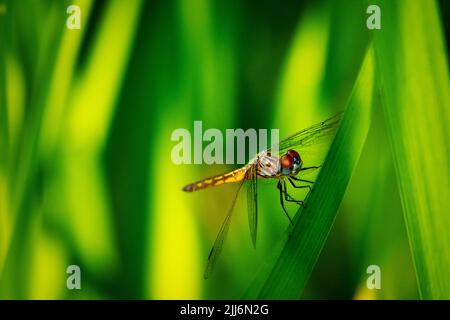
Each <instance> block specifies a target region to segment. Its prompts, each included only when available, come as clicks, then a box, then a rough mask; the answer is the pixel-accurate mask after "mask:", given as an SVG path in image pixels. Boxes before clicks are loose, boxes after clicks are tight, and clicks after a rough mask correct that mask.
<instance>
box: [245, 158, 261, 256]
mask: <svg viewBox="0 0 450 320" xmlns="http://www.w3.org/2000/svg"><path fill="white" fill-rule="evenodd" d="M257 165H258V161H255V163H254V165H251V166H250V168H249V170H248V171H247V176H246V179H247V180H246V182H245V184H246V188H247V211H248V224H249V227H250V235H251V237H252V243H253V247H255V248H256V231H257V227H258V194H257V191H258V190H257V182H258V179H257Z"/></svg>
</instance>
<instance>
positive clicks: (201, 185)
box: [183, 166, 247, 192]
mask: <svg viewBox="0 0 450 320" xmlns="http://www.w3.org/2000/svg"><path fill="white" fill-rule="evenodd" d="M246 172H247V166H245V167H242V168H239V169H236V170H234V171H231V172H228V173H225V174H222V175H218V176H214V177H211V178H207V179H204V180H200V181H197V182H194V183H191V184H188V185H187V186H185V187H184V188H183V191H186V192H193V191H197V190H201V189H206V188H209V187H214V186H218V185H221V184H225V183H234V182H239V181H242V180H243V179H244V178H245V173H246Z"/></svg>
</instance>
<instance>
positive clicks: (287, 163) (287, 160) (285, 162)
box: [280, 154, 293, 169]
mask: <svg viewBox="0 0 450 320" xmlns="http://www.w3.org/2000/svg"><path fill="white" fill-rule="evenodd" d="M280 164H281V167H282V168H284V169H290V168H292V164H293V161H292V157H291V156H290V155H288V154H285V155H284V156H282V157H281V159H280Z"/></svg>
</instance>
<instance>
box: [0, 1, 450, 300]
mask: <svg viewBox="0 0 450 320" xmlns="http://www.w3.org/2000/svg"><path fill="white" fill-rule="evenodd" d="M380 2H381V4H380V6H381V10H382V11H381V12H382V20H381V21H382V30H385V31H383V32H386V33H381V32H382V31H381V30H368V29H367V28H366V19H367V18H368V16H369V15H368V14H367V13H366V8H367V6H368V4H369V3H368V2H365V1H358V0H345V1H326V0H319V1H317V0H315V1H312V0H311V1H300V0H297V1H291V0H289V1H283V2H282V3H276V2H273V1H261V0H259V1H237V0H230V1H208V0H196V1H188V0H179V1H139V0H130V1H125V0H111V1H89V0H80V1H68V0H58V1H57V0H21V1H7V0H0V129H1V130H0V298H3V299H16V298H18V299H48V298H49V299H108V298H113V299H117V298H126V299H176V298H177V299H178V298H179V299H217V298H234V299H238V298H240V297H242V295H243V294H244V292H245V291H246V290H247V288H248V287H249V286H250V285H251V283H252V279H253V278H254V275H255V274H256V273H257V271H258V270H259V268H260V267H261V265H262V264H263V262H264V261H265V259H266V257H267V256H268V255H269V254H270V252H271V250H272V248H273V247H274V244H275V243H278V242H279V239H280V238H281V237H282V235H283V234H284V232H285V230H286V228H287V225H288V221H287V219H286V218H285V216H284V214H283V212H282V211H281V208H280V206H279V203H278V193H277V190H276V189H275V186H274V185H270V184H267V185H266V184H265V185H263V186H260V189H259V193H260V201H259V205H260V208H259V213H260V220H259V231H258V245H257V249H256V250H255V249H253V248H252V245H251V240H250V236H249V232H248V225H247V214H246V206H245V203H244V202H243V201H240V202H239V203H238V206H237V208H236V215H235V216H234V220H233V222H232V225H231V228H230V233H229V236H228V238H227V241H226V243H225V246H224V250H223V252H222V255H221V258H220V259H219V261H218V263H217V266H216V270H215V272H214V274H213V276H212V277H211V278H210V279H208V280H207V281H205V280H204V279H203V270H204V267H205V266H206V261H207V257H208V253H209V250H210V247H211V245H212V243H213V241H214V238H215V236H216V233H217V232H218V230H219V227H220V224H221V222H222V221H223V218H224V216H225V214H226V208H227V207H228V206H229V205H230V203H231V199H232V196H233V194H234V192H235V191H236V188H235V187H233V186H223V187H219V188H212V189H208V190H204V191H201V192H198V193H194V194H186V193H183V192H182V191H181V188H182V187H183V186H184V185H185V184H187V183H189V182H192V181H196V180H199V179H201V178H205V177H208V176H211V175H215V174H219V173H222V172H225V171H228V170H232V169H234V168H236V167H235V166H228V165H213V166H208V165H179V166H177V165H174V164H173V163H172V162H171V159H170V155H171V149H172V147H173V146H174V145H175V143H174V142H172V141H171V140H170V136H171V133H172V131H173V130H174V129H176V128H187V129H190V130H192V129H193V121H194V120H202V121H203V127H204V129H206V128H218V129H220V130H225V129H227V128H244V129H246V128H256V129H258V128H269V129H270V128H280V137H284V136H286V135H289V134H291V133H294V132H297V131H299V130H301V129H303V128H305V127H307V126H309V125H311V124H314V123H315V122H318V121H321V120H324V119H326V118H328V117H329V116H331V115H333V114H335V113H336V112H338V111H340V110H343V109H345V106H346V103H347V101H348V99H349V96H350V94H351V92H352V89H353V87H354V85H355V82H356V79H357V76H358V73H359V71H360V68H361V65H362V62H363V60H364V57H365V56H366V52H367V50H368V49H369V48H372V47H373V46H375V53H376V55H377V66H380V67H379V68H378V67H377V69H376V70H377V71H376V73H377V76H376V79H377V82H376V85H375V88H376V92H377V93H376V95H377V96H379V95H380V96H382V94H379V93H380V92H383V90H386V92H387V98H386V99H376V101H378V102H377V103H376V104H375V105H374V106H373V111H372V112H371V125H370V129H369V132H368V134H367V137H366V139H365V143H364V146H363V149H362V153H361V156H360V158H359V161H358V163H357V165H356V167H355V168H353V170H354V171H353V175H352V178H351V180H350V183H349V185H348V188H347V189H346V192H345V196H344V198H343V199H342V203H341V206H340V209H339V212H338V214H337V218H336V220H335V223H334V225H333V228H332V229H331V232H330V234H329V237H328V240H327V242H326V244H325V247H324V249H323V250H322V252H321V254H320V257H319V259H318V261H317V264H316V266H315V268H314V271H313V273H312V275H311V277H310V280H309V282H308V284H307V286H306V288H305V290H304V291H303V292H302V293H301V295H300V296H299V297H301V298H314V299H315V298H317V299H334V298H340V299H416V298H419V297H425V298H427V297H430V296H429V295H428V296H427V295H426V294H424V292H427V289H426V288H425V287H427V285H426V281H427V280H426V277H425V278H424V279H425V280H423V282H422V286H423V283H425V287H423V288H422V294H421V293H420V292H421V291H420V289H419V287H418V282H417V279H420V277H421V274H422V271H423V270H422V269H421V268H420V267H418V266H420V263H419V262H420V261H419V260H417V259H416V260H414V259H413V256H412V252H418V253H417V254H418V256H420V252H421V251H420V250H419V251H414V250H413V251H412V250H411V246H410V244H411V243H412V244H413V248H414V243H415V242H414V232H415V229H414V228H412V227H406V226H405V225H408V224H405V218H404V217H406V221H407V222H408V221H412V222H411V225H415V226H419V228H418V230H421V229H420V223H422V222H423V221H422V220H420V219H418V222H417V223H416V224H414V223H415V222H414V221H415V220H414V219H411V218H410V217H411V216H410V215H408V213H407V212H412V211H414V210H412V209H411V206H413V204H414V201H411V202H409V200H408V199H407V198H405V196H403V195H407V194H408V187H405V186H404V185H403V183H404V181H405V180H402V177H404V175H403V174H402V172H401V171H400V172H398V171H396V168H397V170H401V168H400V169H399V167H402V166H401V159H402V158H401V157H402V155H404V154H403V153H401V152H397V151H396V150H397V149H396V148H397V147H398V144H396V143H397V142H398V140H396V137H401V133H397V134H395V135H391V134H392V132H394V131H393V130H390V129H389V128H391V129H392V128H393V127H394V128H395V123H396V122H395V120H396V118H395V115H397V114H402V113H401V112H400V113H396V112H395V111H392V112H390V111H389V110H393V109H392V108H391V109H388V108H389V107H390V106H392V105H395V106H398V107H399V108H404V109H403V110H406V108H408V106H407V104H402V101H403V102H404V101H405V100H401V99H400V98H399V100H398V101H397V102H395V101H394V102H393V100H392V99H391V100H389V97H393V96H394V97H407V92H406V91H402V86H401V85H399V86H395V85H394V84H395V83H397V82H395V81H394V80H395V79H402V78H401V75H402V74H408V72H409V71H410V70H411V71H412V72H414V69H415V68H414V67H413V68H410V69H403V71H405V72H406V73H401V72H400V71H399V70H400V69H396V68H395V67H394V68H388V67H386V68H384V69H383V66H386V65H387V66H389V62H390V61H391V60H389V59H387V60H383V59H384V58H386V57H389V54H391V53H392V54H394V53H398V52H399V51H396V47H395V45H396V44H398V45H400V44H402V45H403V44H404V45H405V48H407V46H408V44H409V43H410V42H409V40H410V39H408V38H407V36H405V37H406V38H402V37H403V36H404V35H408V32H410V30H409V29H408V27H407V26H408V23H410V24H411V26H412V25H414V24H416V27H415V28H416V29H414V30H413V31H411V32H412V34H422V35H427V33H428V32H434V31H435V29H433V27H436V28H437V29H436V30H438V32H437V33H434V36H429V34H428V35H427V37H424V39H425V38H426V39H427V41H426V43H427V47H426V48H425V49H424V48H419V47H418V48H416V49H417V50H415V52H416V53H417V55H416V57H417V56H418V57H422V56H423V57H424V61H425V62H430V60H429V59H427V57H428V56H427V51H426V49H427V48H428V49H429V48H431V49H432V50H431V51H433V52H437V53H436V54H437V55H439V57H438V58H439V59H441V60H439V61H444V65H445V66H446V68H443V69H442V68H441V69H442V74H439V77H435V78H433V77H434V75H435V74H436V73H435V72H433V71H432V69H426V68H423V70H424V71H423V72H424V74H425V73H426V74H427V75H429V76H430V77H431V78H433V79H437V80H436V81H438V82H433V83H432V84H430V88H437V90H439V92H444V99H443V100H440V101H438V103H436V104H435V105H436V110H437V111H436V112H435V113H434V115H435V118H434V119H435V120H436V119H437V121H438V122H439V121H441V122H440V124H439V123H433V122H431V123H428V122H427V123H428V124H429V125H430V126H437V127H443V128H447V123H448V120H450V119H449V118H448V110H449V108H450V105H448V104H447V102H448V101H449V100H448V93H445V92H448V91H449V87H448V64H447V61H448V58H447V57H448V41H447V42H446V40H445V39H446V38H445V37H446V35H447V39H448V34H449V16H450V14H449V13H450V6H449V2H448V1H445V0H442V1H437V2H433V1H409V2H410V4H409V5H406V3H407V2H408V1H395V3H396V4H395V5H387V2H386V1H385V2H384V3H383V1H374V3H380ZM419 3H420V5H421V6H426V10H418V9H417V10H416V7H415V5H416V4H419ZM71 4H77V5H79V6H80V8H81V29H80V30H69V29H67V28H66V19H67V17H68V15H67V13H66V8H67V7H68V6H69V5H71ZM370 4H371V3H370ZM1 8H3V10H2V9H1ZM417 8H420V6H418V7H417ZM403 10H405V11H403ZM402 12H408V13H411V12H412V14H413V16H408V15H407V14H405V15H402ZM414 15H417V16H414ZM422 15H423V16H422ZM385 18H386V20H384V19H385ZM418 18H419V20H420V19H422V18H423V20H420V21H422V24H421V23H420V21H418V20H417V19H418ZM385 21H387V22H386V24H385ZM389 21H394V22H397V23H398V25H395V23H392V24H389ZM424 21H425V22H427V21H432V22H433V24H432V27H431V29H427V28H423V26H424V25H426V23H425V22H424ZM392 26H396V27H397V28H396V29H395V28H392ZM405 26H406V27H405ZM377 32H379V34H380V39H379V42H378V44H379V45H377V41H378V39H377V38H376V37H377V35H375V39H373V36H374V34H376V33H377ZM415 32H416V33H415ZM389 35H391V36H392V35H394V36H393V37H392V38H389ZM395 35H397V36H395ZM383 41H387V42H386V43H387V45H386V43H384V44H385V46H383ZM389 41H391V42H389ZM418 41H419V43H420V40H418ZM413 42H414V41H413ZM389 44H392V47H390V45H389ZM435 48H436V51H434V50H435ZM383 50H384V51H383ZM439 50H440V51H439ZM405 52H406V51H405ZM384 53H386V55H383V54H384ZM440 53H442V54H440ZM399 54H402V53H401V52H400V53H399ZM380 57H381V58H380ZM383 57H384V58H383ZM408 57H410V56H409V55H408V54H405V56H404V58H405V61H407V62H409V63H410V64H409V65H410V66H411V65H414V64H415V63H416V64H417V65H419V69H418V70H419V71H417V72H422V69H420V65H422V66H423V64H421V61H415V60H414V61H413V60H408ZM400 58H402V56H400ZM378 59H379V60H378ZM401 60H402V59H400V60H397V61H401ZM386 61H387V62H388V63H385V62H386ZM378 63H379V64H378ZM434 63H435V60H433V61H431V62H430V64H431V65H434ZM405 65H406V64H405ZM436 65H437V66H440V64H439V63H436ZM419 78H421V77H419ZM425 78H426V77H425ZM389 79H393V80H392V81H391V82H389V81H388V80H389ZM417 86H418V87H420V86H421V84H420V83H419V84H417ZM368 90H370V88H368ZM405 92H406V93H405ZM383 101H384V102H383ZM390 103H392V104H390ZM383 104H384V105H383ZM424 108H425V109H424V110H427V108H428V110H431V109H433V108H434V105H433V101H430V100H426V101H425V102H424ZM386 110H388V111H387V112H386ZM412 112H413V111H412ZM386 120H387V121H386ZM400 120H401V121H405V122H402V123H408V121H413V118H411V120H408V119H407V118H406V116H405V117H403V118H401V119H400ZM427 121H428V120H427ZM430 121H431V120H430ZM413 128H414V127H413ZM418 131H419V130H418ZM417 134H418V135H419V138H420V141H421V142H422V141H423V143H425V144H426V143H427V141H429V140H427V139H431V138H432V137H433V134H432V132H426V130H421V132H418V133H417ZM440 134H441V136H443V137H444V138H445V139H446V140H445V139H444V141H446V142H448V141H449V140H448V138H449V135H448V129H445V131H443V132H441V133H440ZM427 135H428V136H427ZM390 137H391V138H390ZM427 137H428V138H427ZM419 138H418V139H419ZM433 141H436V140H433ZM437 143H439V142H437ZM410 144H411V145H414V142H410ZM407 145H408V144H407ZM440 146H441V147H442V149H443V150H444V151H443V152H440V153H438V155H439V154H440V155H442V156H443V159H444V160H443V162H441V163H434V164H433V163H431V166H432V167H433V165H434V167H433V168H432V169H430V170H433V172H435V174H436V176H443V177H444V178H445V177H446V179H447V180H446V181H444V182H443V183H442V184H441V186H443V189H444V190H443V189H442V188H441V189H438V188H436V189H427V186H429V185H431V182H430V180H428V181H425V182H424V184H423V185H424V186H425V187H424V189H423V190H422V193H423V192H424V193H435V192H436V194H438V193H439V192H443V193H441V196H442V195H445V194H448V189H447V190H445V189H446V188H449V185H448V175H446V173H448V170H449V166H448V155H449V153H448V145H442V144H441V145H440ZM431 148H432V147H431ZM442 149H441V151H442ZM406 151H408V149H407V148H406ZM428 153H429V157H430V158H427V157H428ZM435 154H436V152H434V151H433V149H431V150H424V152H423V158H424V161H425V162H421V165H423V166H428V165H430V163H429V162H426V161H428V160H429V161H430V162H431V161H432V157H433V156H434V155H435ZM406 155H408V153H407V152H406ZM396 159H397V160H396ZM399 159H400V160H399ZM427 159H428V160H427ZM399 164H400V165H399ZM413 168H414V167H413ZM417 179H419V178H417ZM399 181H400V182H399ZM410 194H411V195H412V193H410ZM419 199H420V195H419ZM429 201H430V202H429V203H431V201H433V199H431V200H429ZM436 201H438V200H436ZM409 203H411V206H408V204H409ZM440 208H442V207H440ZM422 209H423V212H434V213H436V215H437V216H436V217H437V218H436V217H435V218H436V220H435V221H436V223H438V224H441V225H442V226H443V228H444V227H448V226H449V225H448V224H446V223H447V222H448V220H439V215H444V214H448V212H443V211H442V210H437V211H436V210H435V209H433V206H427V203H425V204H424V207H423V208H422ZM290 210H292V212H294V211H295V206H292V207H290ZM405 210H406V211H405ZM411 210H412V211H411ZM427 210H428V211H427ZM447 211H448V206H447ZM407 230H408V232H410V233H409V234H408V233H407ZM447 230H448V229H447ZM419 233H420V232H419ZM430 241H432V240H430ZM436 241H437V242H438V243H442V242H439V241H441V240H440V239H438V240H436ZM445 241H446V240H445V239H444V243H447V247H441V248H444V250H441V251H432V250H431V249H430V250H431V251H430V252H433V254H432V255H429V256H427V259H428V260H427V261H430V260H433V259H436V260H439V261H440V262H441V264H440V265H445V263H446V262H447V261H449V260H445V258H442V259H441V257H442V256H447V257H448V255H450V252H448V251H445V249H448V246H450V244H448V242H445ZM433 248H434V247H433ZM414 261H415V262H414ZM439 261H438V262H439ZM72 264H76V265H79V266H80V268H81V279H82V280H81V281H82V282H81V283H82V289H81V290H73V291H71V290H68V289H67V288H66V279H67V276H68V275H67V274H66V268H67V266H69V265H72ZM371 264H376V265H379V266H380V267H381V270H382V289H381V290H368V289H367V288H366V279H367V277H368V275H367V273H366V268H367V266H368V265H371ZM437 265H439V264H437ZM426 266H427V264H426V263H425V267H424V270H425V271H423V272H424V274H426V272H427V270H429V269H427V267H426ZM448 267H450V266H448ZM448 270H450V269H447V271H448ZM440 276H441V277H443V278H445V279H448V278H450V274H445V273H443V274H441V275H440ZM445 281H447V283H448V280H445ZM445 281H444V282H445ZM419 283H420V282H419ZM430 287H431V288H432V285H430ZM431 290H432V289H431ZM444 290H445V288H444ZM449 294H450V292H448V293H447V297H448V295H449ZM431 296H432V295H431ZM441 296H442V295H441Z"/></svg>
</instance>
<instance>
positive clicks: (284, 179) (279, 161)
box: [183, 113, 342, 279]
mask: <svg viewBox="0 0 450 320" xmlns="http://www.w3.org/2000/svg"><path fill="white" fill-rule="evenodd" d="M341 118H342V113H339V114H336V115H335V116H333V117H331V118H329V119H327V120H325V121H322V122H320V123H317V124H315V125H312V126H310V127H308V128H306V129H304V130H301V131H299V132H297V133H295V134H293V135H291V136H288V137H287V138H285V139H283V140H281V141H280V142H279V143H278V144H277V145H275V146H272V147H271V148H269V149H266V150H263V151H261V152H259V153H258V154H257V155H256V156H255V157H254V158H252V159H251V160H250V161H249V162H248V163H247V164H246V165H244V166H243V167H241V168H239V169H236V170H233V171H231V172H228V173H224V174H220V175H217V176H213V177H210V178H207V179H203V180H200V181H196V182H193V183H190V184H188V185H186V186H185V187H184V188H183V191H185V192H194V191H198V190H203V189H206V188H210V187H215V186H219V185H225V184H230V183H237V184H239V186H238V188H237V191H236V193H235V195H234V198H233V200H232V203H231V207H230V208H229V210H228V213H227V215H226V217H225V220H224V221H223V222H222V225H221V228H220V230H219V233H218V235H217V237H216V240H215V241H214V244H213V246H212V248H211V251H210V253H209V256H208V263H207V266H206V269H205V272H204V278H205V279H208V278H209V276H210V274H211V272H212V270H213V267H214V265H215V263H216V261H217V258H218V256H219V255H220V253H221V251H222V247H223V243H224V240H225V238H226V235H227V233H228V230H229V227H230V222H231V217H232V215H233V211H234V207H235V204H236V201H237V199H238V195H239V194H240V192H241V190H242V189H243V186H245V187H244V189H246V194H247V212H248V222H249V227H250V235H251V240H252V244H253V246H254V247H256V234H257V225H258V192H257V191H258V190H257V187H258V179H272V180H276V181H277V183H276V187H277V189H278V193H279V201H280V204H281V207H282V209H283V211H284V214H285V215H286V217H287V218H288V220H289V223H290V224H291V225H294V221H293V220H292V218H291V216H290V215H289V213H288V210H287V209H286V203H295V204H297V205H300V206H304V201H303V200H298V199H295V197H293V196H291V195H290V194H289V193H288V187H292V188H295V189H307V192H308V194H309V192H310V191H311V190H312V185H313V183H314V181H311V180H308V179H304V178H305V177H304V175H305V174H307V173H308V172H311V171H314V170H317V169H319V168H320V167H321V164H320V163H313V161H317V160H315V159H316V158H317V157H314V153H316V151H315V150H318V149H320V147H319V148H318V146H320V145H323V144H324V143H326V142H330V141H331V138H332V136H333V135H334V134H335V132H336V129H337V127H338V125H339V123H340V120H341ZM313 159H314V160H313ZM288 183H289V184H288Z"/></svg>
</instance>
